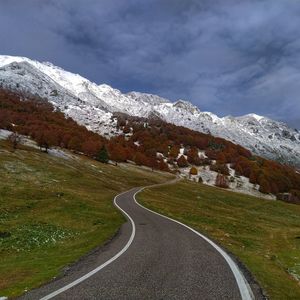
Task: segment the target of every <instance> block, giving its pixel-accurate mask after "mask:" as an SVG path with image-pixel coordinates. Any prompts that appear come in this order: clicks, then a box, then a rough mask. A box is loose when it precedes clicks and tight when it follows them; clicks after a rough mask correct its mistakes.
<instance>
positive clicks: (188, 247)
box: [21, 188, 254, 300]
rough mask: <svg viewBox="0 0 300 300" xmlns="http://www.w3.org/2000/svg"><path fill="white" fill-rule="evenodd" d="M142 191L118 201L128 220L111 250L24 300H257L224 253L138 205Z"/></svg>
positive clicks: (85, 261)
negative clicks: (138, 196)
mask: <svg viewBox="0 0 300 300" xmlns="http://www.w3.org/2000/svg"><path fill="white" fill-rule="evenodd" d="M143 189H144V188H135V189H131V190H130V191H127V192H124V193H121V194H119V195H117V196H116V197H115V198H114V204H115V206H116V207H117V208H118V209H119V210H120V211H121V212H122V213H123V214H124V215H125V216H126V217H127V219H128V220H129V221H130V222H129V223H128V222H127V223H125V224H124V225H123V226H122V228H121V234H120V235H119V236H118V237H117V238H115V239H114V240H113V241H112V242H110V243H109V244H108V246H107V249H104V250H103V251H102V252H101V253H100V254H99V253H97V254H96V255H94V256H92V258H89V257H88V258H85V259H83V262H82V261H81V262H79V263H78V266H75V270H73V272H70V273H68V275H67V276H65V277H62V278H60V279H58V280H56V281H53V282H50V283H49V284H47V285H45V286H43V287H41V288H39V289H36V290H33V291H31V292H29V293H27V294H25V295H24V296H23V297H21V299H30V300H31V299H41V300H48V299H52V298H55V299H242V300H250V299H254V296H253V293H252V290H251V288H250V286H249V284H248V282H247V280H246V279H245V277H244V276H243V274H242V272H241V271H240V269H239V267H238V266H237V264H236V263H235V262H234V261H233V259H232V258H231V257H230V256H229V255H228V254H227V253H226V252H225V251H224V250H223V249H221V248H220V247H219V246H218V245H216V244H215V243H214V242H213V241H211V240H210V239H208V238H207V237H206V236H204V235H202V234H201V233H199V232H197V231H196V230H194V229H192V228H191V227H189V226H187V225H185V224H183V223H181V222H179V221H176V220H174V219H171V218H169V217H166V216H164V215H161V214H159V213H157V212H154V211H152V210H150V209H148V208H146V207H144V206H142V205H141V204H139V203H138V202H137V200H136V195H137V193H139V192H140V191H142V190H143ZM116 260H117V261H116ZM114 261H116V262H115V263H113V264H112V262H114ZM95 265H98V267H96V268H94V267H93V266H95ZM101 270H102V271H101ZM99 271H101V272H99ZM53 291H54V292H53ZM44 295H46V296H44Z"/></svg>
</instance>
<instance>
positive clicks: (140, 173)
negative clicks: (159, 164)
mask: <svg viewBox="0 0 300 300" xmlns="http://www.w3.org/2000/svg"><path fill="white" fill-rule="evenodd" d="M169 178H171V176H170V175H167V174H163V173H157V172H150V171H147V170H145V169H141V168H138V167H135V166H131V165H122V166H119V167H114V166H109V165H104V164H101V163H98V162H96V161H92V160H89V159H87V158H85V157H79V156H74V155H69V156H66V157H64V158H62V157H57V156H51V155H49V154H45V153H41V152H40V151H38V150H35V149H33V148H27V147H24V146H21V149H19V150H16V151H15V152H12V151H11V148H10V147H9V145H8V144H7V142H5V141H0V296H17V295H20V294H22V293H23V292H24V291H26V290H29V289H31V288H33V287H36V286H39V285H40V284H42V283H44V282H46V281H47V280H49V279H51V278H53V277H54V276H57V275H58V273H59V271H60V270H61V269H62V268H63V267H64V266H66V265H67V264H69V263H71V262H74V261H75V260H77V259H78V258H79V257H80V256H82V255H83V254H85V253H87V252H88V251H89V250H91V249H93V248H94V247H96V246H98V245H100V244H102V243H104V242H105V241H107V240H108V239H109V238H110V237H111V236H113V235H114V234H115V232H116V231H117V230H118V228H119V227H120V225H121V224H122V223H123V222H124V217H123V216H122V215H121V213H120V212H119V211H118V210H117V209H116V208H115V207H114V206H113V202H112V200H113V197H114V196H115V195H116V194H118V193H120V192H121V191H124V190H127V189H130V188H131V187H134V186H141V185H148V184H154V183H158V182H163V181H165V180H168V179H169Z"/></svg>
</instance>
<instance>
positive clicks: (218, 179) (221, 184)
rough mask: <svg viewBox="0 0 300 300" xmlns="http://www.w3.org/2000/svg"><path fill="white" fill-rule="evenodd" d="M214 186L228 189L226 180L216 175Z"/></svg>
mask: <svg viewBox="0 0 300 300" xmlns="http://www.w3.org/2000/svg"><path fill="white" fill-rule="evenodd" d="M215 186H218V187H221V188H228V187H229V185H228V178H227V177H226V176H225V175H223V174H220V173H218V175H217V177H216V182H215Z"/></svg>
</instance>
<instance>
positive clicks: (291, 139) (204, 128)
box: [0, 55, 300, 167]
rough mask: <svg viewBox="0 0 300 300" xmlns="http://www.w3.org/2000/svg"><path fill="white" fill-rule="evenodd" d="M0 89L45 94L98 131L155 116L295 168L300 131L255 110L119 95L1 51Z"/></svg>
mask: <svg viewBox="0 0 300 300" xmlns="http://www.w3.org/2000/svg"><path fill="white" fill-rule="evenodd" d="M0 87H4V88H7V89H11V90H18V91H21V92H24V93H30V94H33V95H38V96H40V97H43V98H46V99H47V100H48V101H50V102H51V103H52V104H53V105H55V106H56V107H58V108H59V109H60V110H62V111H63V112H64V113H65V114H66V115H68V116H70V117H72V118H73V119H74V120H75V121H77V122H78V123H80V124H82V125H85V126H86V127H87V128H89V129H91V130H93V131H95V132H98V133H100V134H102V135H108V136H110V135H114V134H118V131H117V129H116V120H115V119H113V118H112V116H113V113H115V112H122V113H126V114H128V115H131V116H139V117H148V116H151V115H156V116H159V117H160V118H161V119H162V120H164V121H166V122H169V123H173V124H176V125H180V126H184V127H188V128H190V129H193V130H197V131H200V132H204V133H210V134H212V135H215V136H219V137H223V138H225V139H228V140H231V141H232V142H234V143H237V144H240V145H242V146H244V147H246V148H248V149H249V150H251V151H252V152H254V153H256V154H258V155H261V156H264V157H267V158H270V159H275V160H279V161H281V162H285V163H289V164H293V165H295V166H297V167H300V134H299V132H298V131H297V130H295V129H291V128H289V127H288V126H287V125H286V124H284V123H282V122H278V121H274V120H271V119H269V118H266V117H263V116H259V115H256V114H248V115H244V116H241V117H232V116H226V117H222V118H219V117H218V116H217V115H215V114H213V113H210V112H202V111H200V110H199V108H198V107H196V106H195V105H193V104H192V103H190V102H188V101H185V100H178V101H176V102H171V101H169V100H168V99H165V98H162V97H159V96H157V95H152V94H145V93H140V92H130V93H127V94H123V93H122V92H121V91H119V90H117V89H114V88H112V87H110V86H109V85H106V84H101V85H97V84H96V83H93V82H91V81H89V80H88V79H86V78H84V77H82V76H80V75H78V74H73V73H71V72H68V71H65V70H63V69H62V68H60V67H56V66H54V65H53V64H51V63H48V62H43V63H40V62H37V61H34V60H31V59H29V58H26V57H17V56H5V55H0Z"/></svg>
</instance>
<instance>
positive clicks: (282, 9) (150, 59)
mask: <svg viewBox="0 0 300 300" xmlns="http://www.w3.org/2000/svg"><path fill="white" fill-rule="evenodd" d="M299 15H300V2H298V1H295V0H285V1H280V0H265V1H263V0H251V1H250V0H249V1H246V0H243V1H239V0H222V1H212V0H210V1H200V0H197V1H193V0H185V1H182V0H160V1H158V0H157V1H155V0H148V1H138V0H119V1H117V0H85V1H83V0H82V1H74V0H72V1H71V0H70V1H67V0H65V1H63V0H61V1H58V0H57V1H54V0H52V1H38V0H35V1H34V0H32V1H29V0H23V1H17V0H9V1H8V0H7V1H5V0H0V39H1V41H2V42H1V44H0V52H1V53H2V54H11V55H23V56H28V57H30V58H34V59H38V60H47V61H51V62H53V63H54V64H57V65H60V66H61V67H63V68H66V69H68V70H70V71H73V72H76V73H80V74H82V75H83V76H85V77H88V78H89V79H91V80H93V81H95V82H97V83H104V82H105V83H108V84H111V85H112V86H113V87H116V88H119V89H121V90H122V91H129V90H138V91H145V92H151V93H155V94H160V95H162V96H165V97H168V98H170V99H173V100H175V99H178V98H183V99H188V100H190V101H192V102H193V103H195V104H197V105H198V106H199V107H200V109H202V110H210V111H213V112H215V113H217V114H219V115H225V114H232V115H241V114H246V113H250V112H256V113H258V114H264V115H268V116H270V117H272V118H276V119H279V120H284V121H286V122H289V123H290V124H291V125H292V126H294V127H298V128H300V120H299V115H300V98H299V93H300V84H299V82H300V72H299V70H300V51H299V50H300V30H299V28H300V18H299Z"/></svg>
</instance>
